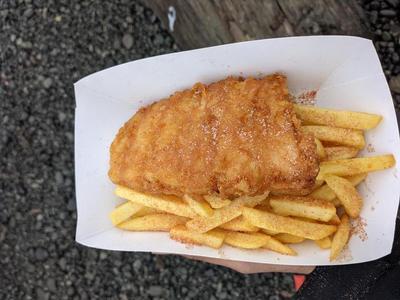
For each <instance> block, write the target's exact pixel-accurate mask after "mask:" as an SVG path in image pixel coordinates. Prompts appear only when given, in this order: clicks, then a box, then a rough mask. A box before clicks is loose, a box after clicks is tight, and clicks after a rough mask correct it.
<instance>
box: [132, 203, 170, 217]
mask: <svg viewBox="0 0 400 300" xmlns="http://www.w3.org/2000/svg"><path fill="white" fill-rule="evenodd" d="M129 202H132V201H129ZM132 203H133V202H132ZM152 214H166V212H164V211H161V210H158V209H155V208H152V207H147V206H143V207H142V209H141V210H139V211H138V212H137V213H135V214H134V215H133V216H135V217H143V216H147V215H152Z"/></svg>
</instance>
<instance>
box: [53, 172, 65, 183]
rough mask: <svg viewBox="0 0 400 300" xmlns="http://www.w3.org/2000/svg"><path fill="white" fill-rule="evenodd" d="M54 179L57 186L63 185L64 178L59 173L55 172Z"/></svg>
mask: <svg viewBox="0 0 400 300" xmlns="http://www.w3.org/2000/svg"><path fill="white" fill-rule="evenodd" d="M54 177H55V179H56V183H57V185H61V184H62V183H63V181H64V178H63V175H62V174H61V172H60V171H57V172H56V174H55V175H54Z"/></svg>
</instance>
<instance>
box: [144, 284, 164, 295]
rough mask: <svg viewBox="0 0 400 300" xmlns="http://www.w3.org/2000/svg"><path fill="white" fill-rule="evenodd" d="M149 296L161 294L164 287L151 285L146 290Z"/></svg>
mask: <svg viewBox="0 0 400 300" xmlns="http://www.w3.org/2000/svg"><path fill="white" fill-rule="evenodd" d="M147 292H148V293H149V295H150V296H153V297H159V296H161V295H162V294H163V292H164V289H163V288H162V287H161V286H159V285H152V286H150V288H149V289H148V291H147Z"/></svg>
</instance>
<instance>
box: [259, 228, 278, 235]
mask: <svg viewBox="0 0 400 300" xmlns="http://www.w3.org/2000/svg"><path fill="white" fill-rule="evenodd" d="M261 231H262V232H264V233H266V234H268V235H277V234H278V233H279V232H278V231H273V230H268V229H264V228H261Z"/></svg>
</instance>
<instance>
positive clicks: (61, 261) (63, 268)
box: [58, 257, 67, 270]
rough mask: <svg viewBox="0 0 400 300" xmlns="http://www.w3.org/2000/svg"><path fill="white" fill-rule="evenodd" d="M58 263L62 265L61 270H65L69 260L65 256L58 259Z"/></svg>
mask: <svg viewBox="0 0 400 300" xmlns="http://www.w3.org/2000/svg"><path fill="white" fill-rule="evenodd" d="M58 265H59V266H60V268H61V270H65V268H66V266H67V260H66V259H65V258H64V257H61V258H60V260H59V261H58Z"/></svg>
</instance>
